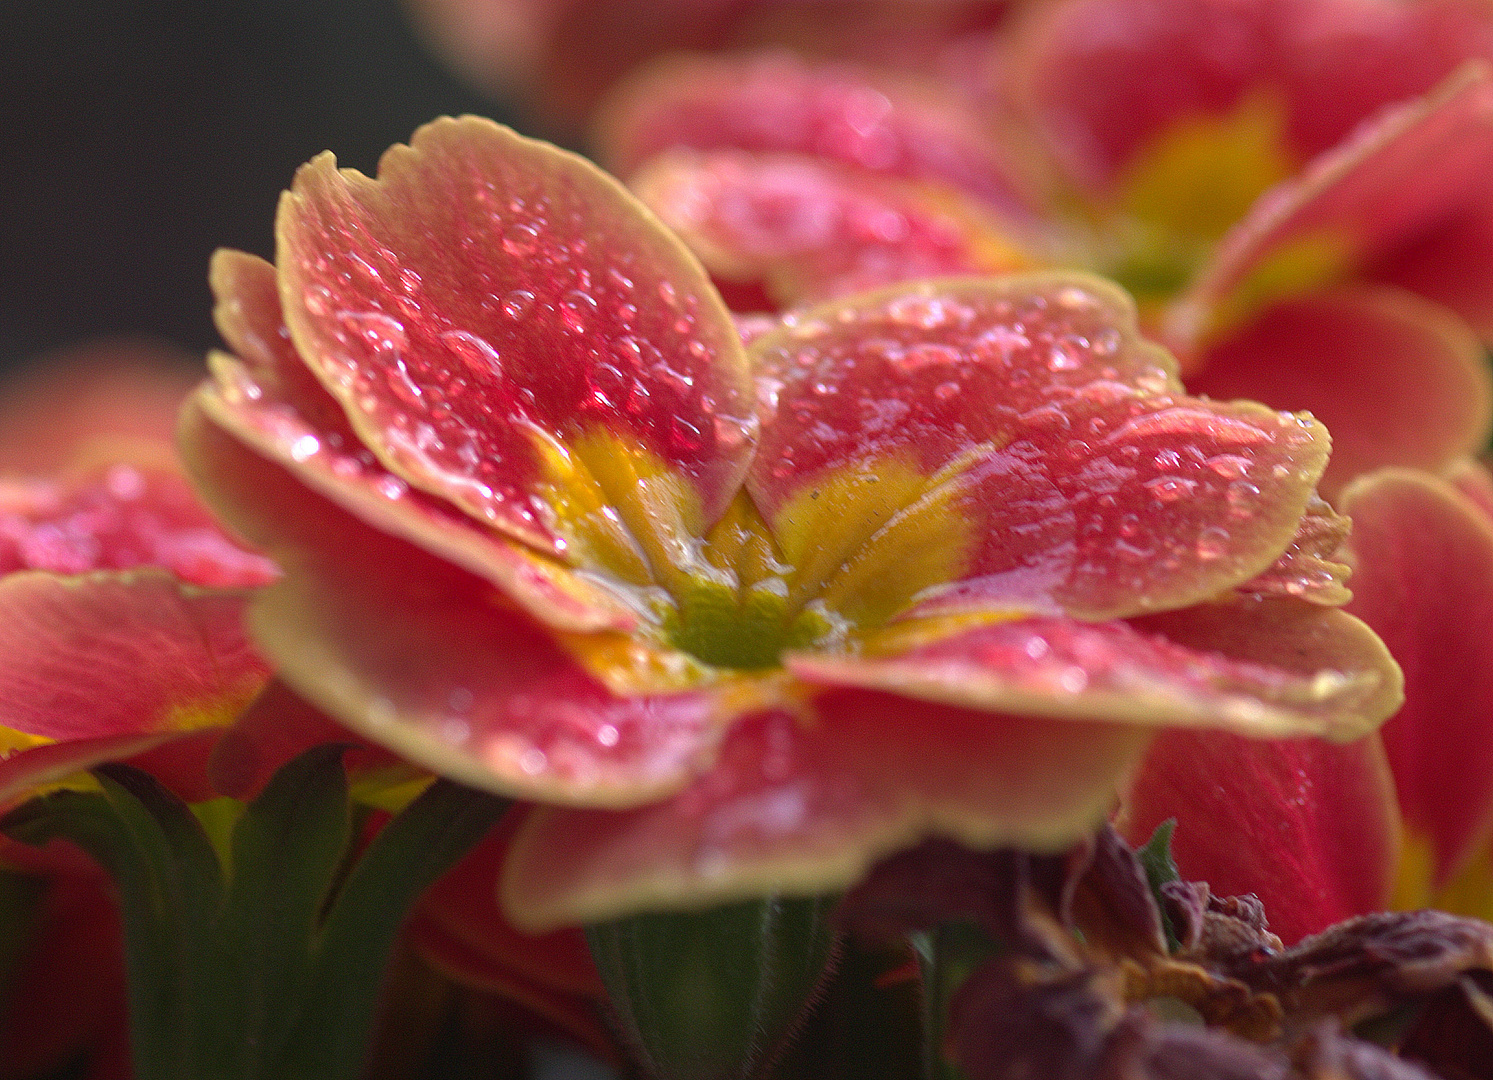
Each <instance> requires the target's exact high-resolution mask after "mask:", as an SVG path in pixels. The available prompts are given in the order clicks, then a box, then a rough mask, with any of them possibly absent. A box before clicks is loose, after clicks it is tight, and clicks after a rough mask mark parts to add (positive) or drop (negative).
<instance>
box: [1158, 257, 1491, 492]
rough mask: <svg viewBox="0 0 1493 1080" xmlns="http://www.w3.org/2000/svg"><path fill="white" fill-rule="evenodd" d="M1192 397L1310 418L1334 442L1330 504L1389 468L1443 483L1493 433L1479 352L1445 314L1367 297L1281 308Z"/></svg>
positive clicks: (1203, 373) (1324, 297)
mask: <svg viewBox="0 0 1493 1080" xmlns="http://www.w3.org/2000/svg"><path fill="white" fill-rule="evenodd" d="M1187 383H1188V389H1189V390H1191V391H1193V392H1194V393H1198V394H1207V395H1209V396H1211V397H1215V398H1223V399H1229V398H1236V397H1247V398H1260V399H1267V400H1269V401H1270V402H1271V403H1272V404H1275V405H1279V406H1281V407H1284V408H1291V409H1309V410H1311V412H1312V414H1313V415H1314V416H1316V417H1317V418H1318V419H1320V420H1321V421H1322V422H1323V423H1324V424H1326V425H1327V429H1328V430H1329V431H1331V432H1332V460H1331V461H1330V462H1328V465H1327V472H1326V473H1325V474H1324V475H1323V478H1322V481H1321V482H1320V484H1319V487H1320V489H1321V491H1322V493H1323V494H1324V495H1326V496H1327V497H1329V498H1331V497H1333V496H1334V495H1335V494H1336V493H1337V491H1338V490H1339V489H1340V488H1341V487H1342V485H1343V484H1344V483H1346V482H1347V481H1348V480H1350V479H1351V478H1353V477H1354V476H1357V475H1359V474H1361V473H1365V472H1368V471H1370V470H1372V469H1375V468H1378V467H1380V466H1382V465H1404V466H1409V467H1412V468H1421V469H1427V470H1430V471H1433V472H1435V471H1440V470H1441V469H1444V468H1446V467H1447V466H1448V465H1450V464H1451V463H1452V462H1453V461H1456V460H1457V459H1459V458H1461V457H1464V456H1465V455H1467V454H1469V453H1471V452H1473V451H1474V450H1476V449H1477V448H1479V447H1481V446H1482V445H1483V444H1484V443H1486V442H1487V440H1488V435H1489V431H1490V426H1493V420H1490V416H1493V377H1490V375H1489V370H1488V363H1487V360H1486V359H1485V358H1484V355H1483V350H1482V346H1481V345H1480V344H1479V343H1478V341H1477V339H1476V338H1475V337H1473V335H1472V333H1471V331H1470V330H1468V328H1467V327H1466V326H1465V325H1464V324H1463V323H1461V322H1460V321H1459V320H1458V319H1456V318H1455V317H1453V316H1452V315H1451V314H1450V313H1449V312H1447V311H1446V310H1445V309H1443V308H1441V307H1439V306H1438V305H1436V304H1432V303H1429V302H1428V301H1425V300H1422V299H1420V298H1419V297H1416V296H1414V295H1412V294H1410V293H1403V292H1400V291H1399V290H1395V289H1383V288H1373V287H1369V286H1358V287H1349V288H1343V289H1339V290H1334V291H1331V292H1326V293H1315V294H1312V295H1310V296H1306V297H1303V298H1301V299H1299V300H1291V301H1286V302H1284V303H1280V304H1277V305H1275V306H1273V307H1271V308H1269V309H1268V310H1266V311H1265V312H1264V313H1262V314H1261V315H1260V316H1259V317H1258V318H1256V319H1255V320H1253V321H1252V322H1251V323H1250V324H1249V325H1248V326H1246V327H1245V328H1243V330H1242V331H1241V332H1240V333H1238V334H1235V335H1233V336H1231V337H1229V338H1227V339H1225V340H1224V341H1222V342H1221V343H1219V344H1218V345H1217V346H1216V347H1214V348H1212V349H1210V350H1209V351H1208V353H1207V354H1206V356H1205V358H1204V361H1203V367H1202V370H1200V371H1199V372H1198V373H1197V374H1196V375H1194V376H1191V377H1189V378H1188V380H1187Z"/></svg>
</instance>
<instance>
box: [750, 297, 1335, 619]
mask: <svg viewBox="0 0 1493 1080" xmlns="http://www.w3.org/2000/svg"><path fill="white" fill-rule="evenodd" d="M752 353H753V356H754V357H755V358H756V361H757V364H758V367H759V370H760V371H761V373H762V374H761V378H762V379H763V381H764V383H765V384H766V385H767V386H768V388H769V390H770V405H771V407H770V408H769V409H768V410H766V411H765V412H764V416H763V432H762V441H761V447H760V452H759V455H758V457H757V459H756V461H755V462H754V464H753V466H752V471H751V473H750V474H749V476H748V479H747V486H748V488H749V490H750V491H751V493H752V495H753V497H754V499H755V500H756V503H757V506H758V507H759V508H760V510H761V511H762V514H763V517H764V518H765V519H766V520H767V522H768V524H769V525H770V526H771V527H772V529H773V531H774V535H775V536H776V538H777V539H778V541H779V543H780V544H781V546H782V549H783V552H784V554H785V556H786V561H787V562H789V563H790V564H791V565H792V566H793V567H794V568H795V575H796V576H795V578H794V579H793V580H792V581H791V582H790V590H795V589H797V590H800V591H804V592H808V591H810V590H812V589H815V588H817V589H819V590H820V592H821V594H822V595H823V596H824V599H825V602H826V603H827V604H828V606H829V607H830V608H831V609H834V610H841V611H842V612H843V613H844V614H846V615H847V616H849V617H851V618H852V619H864V618H872V619H874V618H875V617H877V616H881V617H885V616H889V615H891V614H893V613H895V612H896V611H897V610H900V608H901V607H902V606H904V605H905V604H906V603H907V602H908V601H909V600H911V599H912V597H913V596H914V595H915V594H917V593H919V592H920V591H921V590H924V589H927V588H929V587H932V586H940V587H942V586H946V585H948V584H949V583H953V586H952V589H948V590H946V592H950V593H952V594H954V595H959V596H963V597H964V599H965V601H966V602H968V603H970V604H981V605H989V606H994V607H1002V608H1005V609H1011V608H1021V607H1026V608H1028V609H1033V610H1046V611H1051V610H1053V609H1061V610H1063V611H1065V612H1067V613H1069V614H1075V615H1079V616H1081V617H1083V618H1086V619H1096V620H1098V619H1105V618H1114V617H1118V616H1125V615H1130V614H1135V613H1138V612H1142V611H1146V610H1154V609H1158V608H1166V607H1174V606H1181V605H1184V604H1188V603H1193V602H1195V601H1198V600H1202V599H1206V598H1208V597H1210V596H1213V595H1215V594H1217V593H1218V592H1220V591H1221V590H1224V589H1227V588H1229V587H1231V586H1233V585H1235V584H1238V583H1240V582H1242V581H1244V580H1247V579H1248V578H1250V577H1252V576H1254V575H1255V574H1257V573H1259V572H1260V571H1262V570H1264V569H1265V568H1266V567H1268V566H1269V565H1270V564H1271V563H1272V562H1273V561H1274V560H1275V558H1276V556H1277V555H1278V554H1279V553H1280V551H1281V549H1282V548H1283V547H1285V545H1286V544H1287V543H1289V542H1290V540H1291V538H1292V536H1293V534H1294V533H1295V531H1296V529H1297V526H1298V523H1299V522H1300V520H1301V516H1302V513H1303V512H1304V510H1305V508H1306V506H1307V503H1308V501H1309V499H1310V498H1311V495H1312V489H1313V485H1314V483H1315V481H1316V479H1317V477H1318V476H1319V475H1320V472H1321V469H1322V467H1323V465H1324V464H1325V462H1326V454H1327V439H1326V437H1325V432H1324V430H1323V429H1322V428H1321V427H1320V426H1319V425H1317V424H1316V423H1315V422H1314V421H1312V420H1311V419H1310V418H1309V417H1305V416H1292V415H1291V414H1288V413H1277V412H1272V411H1271V410H1268V409H1265V408H1263V407H1261V406H1259V405H1254V404H1250V403H1234V404H1227V405H1226V404H1220V403H1217V402H1211V401H1203V400H1198V399H1193V398H1188V397H1186V396H1185V395H1184V394H1183V392H1182V389H1181V386H1180V384H1179V383H1178V382H1177V381H1176V378H1175V375H1174V374H1173V372H1174V367H1173V361H1172V360H1171V357H1169V356H1167V355H1166V354H1165V353H1164V352H1163V351H1161V350H1160V349H1158V348H1156V347H1155V346H1153V345H1150V344H1148V343H1146V342H1144V341H1142V340H1141V339H1140V338H1139V336H1138V334H1137V332H1136V330H1135V310H1134V307H1133V305H1132V304H1131V302H1130V300H1129V298H1128V297H1126V296H1125V295H1124V294H1123V293H1121V292H1120V291H1119V290H1118V289H1116V288H1115V287H1114V286H1112V285H1109V284H1108V283H1105V282H1101V281H1099V280H1097V279H1094V278H1089V277H1085V276H1080V275H1072V274H1050V275H1030V276H1025V275H1022V276H1014V275H1013V276H1010V277H1005V278H998V279H946V280H942V281H935V282H927V283H920V284H918V285H915V286H902V287H897V288H894V289H889V290H885V291H882V292H879V293H873V294H870V295H866V296H859V297H855V298H852V299H849V300H846V301H842V302H838V303H833V304H829V305H825V306H823V307H820V308H816V309H813V310H811V311H809V312H805V313H802V314H801V315H800V316H798V317H797V318H794V319H792V320H788V321H787V324H786V325H785V326H784V327H783V329H781V330H779V331H777V332H774V333H770V334H767V335H764V336H763V337H761V338H759V339H757V340H756V341H755V342H754V343H753V345H752ZM951 602H952V597H951Z"/></svg>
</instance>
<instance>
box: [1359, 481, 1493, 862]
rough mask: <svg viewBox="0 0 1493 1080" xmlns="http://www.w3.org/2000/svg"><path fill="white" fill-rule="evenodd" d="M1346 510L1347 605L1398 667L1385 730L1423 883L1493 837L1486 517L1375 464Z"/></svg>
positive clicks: (1454, 494) (1453, 494)
mask: <svg viewBox="0 0 1493 1080" xmlns="http://www.w3.org/2000/svg"><path fill="white" fill-rule="evenodd" d="M1342 501H1343V508H1344V510H1345V511H1346V512H1347V513H1349V514H1351V515H1352V517H1353V540H1352V550H1353V563H1354V575H1353V592H1354V599H1353V603H1352V605H1351V610H1352V611H1354V612H1355V613H1356V614H1358V615H1359V616H1360V617H1361V618H1362V619H1363V620H1364V621H1365V622H1367V623H1368V624H1369V625H1370V626H1372V627H1373V628H1374V629H1375V630H1376V631H1377V632H1378V633H1379V635H1380V636H1381V637H1382V638H1383V639H1384V642H1385V644H1386V645H1388V646H1389V649H1390V651H1391V652H1392V653H1393V654H1394V656H1395V658H1396V659H1397V660H1398V661H1399V662H1400V664H1401V666H1402V667H1403V668H1404V670H1405V706H1404V708H1403V709H1401V710H1400V711H1399V713H1398V714H1397V715H1395V716H1394V717H1393V718H1392V719H1390V720H1389V722H1388V723H1386V724H1385V726H1384V730H1383V737H1384V745H1385V748H1386V750H1387V751H1388V753H1389V761H1390V764H1391V765H1392V766H1393V768H1394V776H1395V784H1396V787H1397V789H1398V791H1399V798H1400V805H1401V807H1402V809H1403V811H1404V815H1405V823H1406V827H1407V830H1408V833H1409V839H1410V841H1411V843H1412V845H1415V844H1419V845H1422V846H1423V847H1426V848H1428V849H1429V852H1430V859H1429V865H1428V866H1427V867H1425V869H1426V870H1427V871H1428V872H1429V875H1430V880H1429V881H1428V882H1426V883H1425V884H1426V885H1427V886H1428V887H1429V889H1431V890H1434V889H1438V888H1440V887H1441V886H1443V885H1445V884H1446V883H1447V881H1448V880H1450V879H1451V877H1453V876H1454V875H1455V874H1456V873H1457V872H1458V871H1459V870H1460V869H1461V868H1462V867H1463V866H1464V865H1465V864H1466V863H1467V862H1468V861H1469V860H1470V859H1472V858H1473V856H1474V855H1475V854H1476V853H1477V851H1478V850H1479V849H1482V848H1485V847H1487V846H1488V844H1489V842H1490V840H1493V739H1490V738H1489V737H1488V734H1489V724H1490V719H1493V634H1490V633H1489V619H1490V616H1493V521H1490V519H1489V518H1488V516H1487V515H1486V514H1485V513H1484V512H1483V511H1482V510H1481V509H1480V508H1479V507H1478V506H1477V505H1476V504H1474V503H1473V502H1472V501H1470V500H1469V499H1467V498H1466V497H1465V496H1463V495H1462V494H1461V493H1459V492H1458V491H1457V490H1456V489H1455V488H1453V487H1452V486H1451V485H1450V484H1447V483H1445V482H1444V481H1441V480H1438V479H1437V478H1435V477H1432V476H1427V475H1425V474H1423V473H1415V472H1410V471H1408V470H1399V469H1392V470H1384V471H1382V472H1378V473H1374V474H1372V475H1370V476H1366V477H1363V478H1362V479H1360V480H1358V481H1357V482H1355V483H1354V484H1353V485H1352V486H1350V487H1349V488H1348V489H1347V490H1346V491H1345V492H1344V493H1343V500H1342Z"/></svg>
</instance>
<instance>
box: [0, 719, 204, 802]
mask: <svg viewBox="0 0 1493 1080" xmlns="http://www.w3.org/2000/svg"><path fill="white" fill-rule="evenodd" d="M225 723H226V720H225ZM6 734H8V735H11V736H12V740H11V741H13V740H14V736H13V733H10V732H6ZM183 737H184V733H183V732H179V731H153V732H148V733H145V734H140V733H136V732H129V733H126V734H123V735H103V736H100V737H98V738H84V739H69V740H67V741H66V742H43V741H41V740H37V741H35V742H32V743H31V744H30V748H29V749H18V750H15V751H14V752H13V753H11V754H10V755H9V756H7V757H5V758H3V759H0V807H9V806H10V805H11V803H13V802H19V801H21V800H22V799H23V798H29V797H30V796H32V795H34V794H36V791H37V789H39V788H43V787H47V786H49V785H52V784H62V783H64V782H67V781H69V780H70V779H72V778H75V777H77V775H78V774H79V773H81V772H83V771H85V770H87V769H91V768H93V767H94V766H95V765H98V764H101V763H103V762H105V761H122V760H124V759H126V758H130V757H133V756H134V755H136V754H139V753H143V752H144V751H146V750H149V749H151V748H152V747H154V746H159V745H160V744H161V743H163V742H166V741H168V740H171V739H179V738H183Z"/></svg>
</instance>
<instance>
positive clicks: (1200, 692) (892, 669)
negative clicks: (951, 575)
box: [785, 598, 1400, 740]
mask: <svg viewBox="0 0 1493 1080" xmlns="http://www.w3.org/2000/svg"><path fill="white" fill-rule="evenodd" d="M1168 631H1174V632H1175V635H1176V636H1175V638H1174V637H1172V636H1171V634H1169V633H1168ZM865 649H866V653H865V655H859V656H832V655H816V654H812V653H805V654H790V655H789V656H788V657H787V658H786V661H785V662H786V664H787V667H788V669H789V670H790V671H792V672H793V673H794V674H795V675H798V676H799V677H800V678H802V679H805V680H807V681H809V682H813V683H821V684H827V685H832V686H847V687H853V686H858V687H864V688H866V689H874V690H884V691H887V692H889V693H901V694H905V695H907V696H909V697H915V698H919V699H923V700H931V701H942V702H946V703H948V704H951V705H963V706H967V707H969V708H977V709H990V710H995V711H1000V712H1009V713H1017V714H1020V715H1022V716H1048V717H1056V718H1067V719H1075V720H1096V721H1097V720H1109V721H1119V722H1132V723H1138V724H1147V725H1150V724H1155V725H1164V726H1172V725H1177V726H1188V727H1217V728H1221V729H1225V730H1229V731H1234V732H1237V733H1239V734H1243V735H1252V736H1254V737H1256V738H1259V737H1281V736H1288V735H1322V736H1328V737H1331V738H1335V739H1338V740H1344V739H1353V738H1357V737H1358V736H1360V735H1362V734H1363V733H1364V732H1365V731H1367V730H1369V729H1370V728H1371V727H1372V726H1373V725H1375V724H1377V723H1378V722H1379V721H1380V720H1382V719H1384V717H1385V716H1387V715H1388V714H1389V713H1390V712H1391V711H1392V710H1393V709H1394V708H1395V707H1396V706H1397V705H1398V703H1399V700H1400V699H1399V676H1398V672H1396V671H1395V669H1394V663H1393V661H1391V660H1390V659H1389V655H1388V654H1387V653H1386V652H1385V650H1384V648H1383V646H1381V645H1380V644H1379V642H1378V640H1377V639H1376V638H1375V637H1374V635H1373V634H1372V633H1370V632H1369V630H1368V629H1367V628H1366V627H1365V626H1364V625H1363V624H1362V623H1360V622H1359V621H1358V620H1356V619H1354V618H1353V617H1352V616H1349V615H1345V614H1343V613H1342V612H1340V611H1338V610H1336V609H1335V608H1323V607H1319V606H1316V605H1307V604H1302V603H1299V602H1297V601H1292V600H1263V601H1262V600H1257V599H1253V598H1244V599H1239V600H1235V601H1232V602H1229V603H1224V604H1211V605H1200V606H1199V607H1197V608H1192V609H1187V610H1185V611H1182V612H1178V613H1168V614H1167V615H1161V616H1153V617H1150V618H1148V619H1145V620H1140V625H1139V626H1137V625H1133V624H1131V623H1129V622H1122V621H1117V622H1108V623H1080V622H1077V621H1075V620H1072V619H1062V618H1035V619H1015V620H1011V621H1007V622H999V623H994V624H992V625H986V626H979V627H976V628H973V629H966V628H964V626H963V625H962V624H961V621H960V620H959V619H958V618H955V619H952V620H940V619H937V618H933V619H910V620H906V621H902V622H896V623H893V624H891V625H890V626H889V627H887V628H886V629H884V630H882V631H881V632H880V633H877V634H873V635H871V636H869V637H868V639H867V640H866V642H865Z"/></svg>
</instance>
